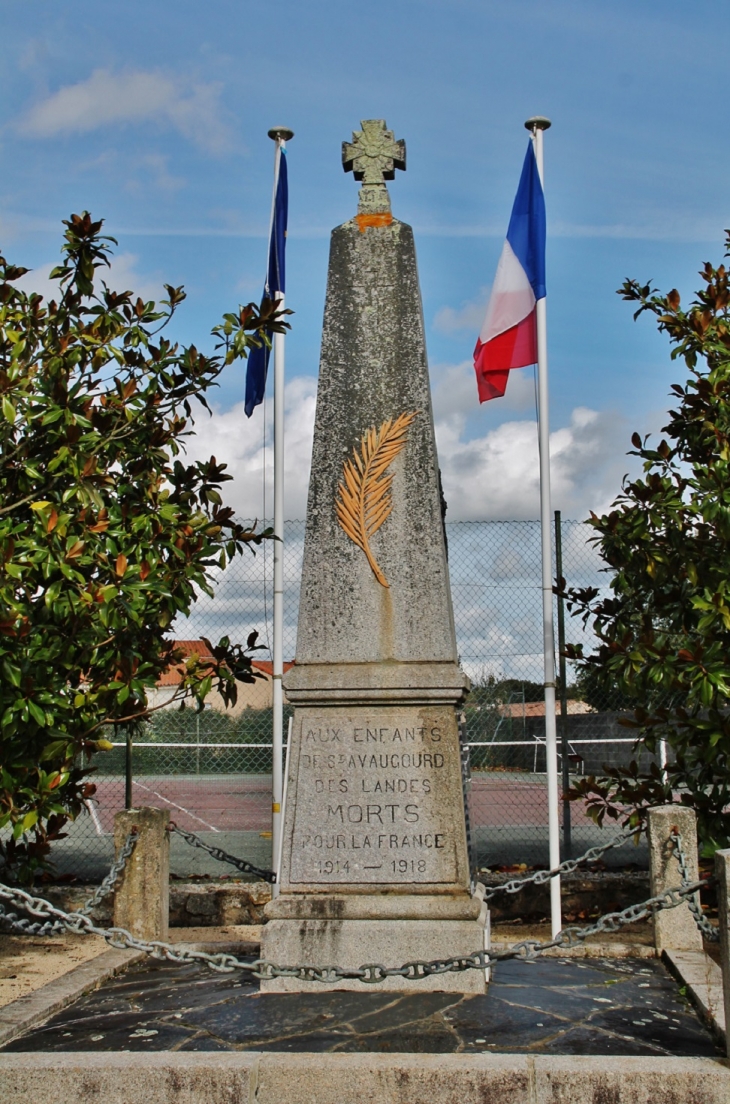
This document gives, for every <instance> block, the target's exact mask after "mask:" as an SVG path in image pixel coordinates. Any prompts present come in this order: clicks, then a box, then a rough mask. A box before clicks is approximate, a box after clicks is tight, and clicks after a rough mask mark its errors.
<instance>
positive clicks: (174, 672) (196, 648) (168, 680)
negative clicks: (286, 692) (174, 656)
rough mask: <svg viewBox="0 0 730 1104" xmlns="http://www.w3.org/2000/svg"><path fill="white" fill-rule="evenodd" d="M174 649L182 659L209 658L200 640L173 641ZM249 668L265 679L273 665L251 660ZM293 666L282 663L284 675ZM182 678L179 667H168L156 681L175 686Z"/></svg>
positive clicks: (260, 660) (290, 662)
mask: <svg viewBox="0 0 730 1104" xmlns="http://www.w3.org/2000/svg"><path fill="white" fill-rule="evenodd" d="M174 643H175V647H176V648H178V649H179V650H180V651H181V652H182V653H183V659H188V658H189V657H190V656H193V655H197V656H200V658H201V659H205V658H206V657H208V656H211V654H212V653H211V651H210V648H209V647H208V646H207V644H205V643H204V641H202V640H175V642H174ZM251 666H252V667H255V668H256V670H257V671H260V672H261V673H262V675H264V676H265V677H266V678H272V676H273V674H274V665H273V663H272V662H271V660H270V659H253V660H251ZM293 666H294V662H293V661H292V660H287V661H286V662H285V663H284V674H286V672H287V671H288V670H290V668H292V667H293ZM182 676H183V670H182V667H181V666H176V667H168V669H167V670H166V671H165V672H164V673H163V674H162V675H161V676H160V678H159V679H158V680H157V685H158V686H177V685H178V684H179V683H180V682H181V680H182Z"/></svg>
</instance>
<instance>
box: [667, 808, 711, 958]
mask: <svg viewBox="0 0 730 1104" xmlns="http://www.w3.org/2000/svg"><path fill="white" fill-rule="evenodd" d="M669 838H670V839H671V841H672V843H673V844H674V850H675V852H676V855H677V862H678V863H679V872H680V874H681V875H682V885H687V884H688V882H689V870H688V866H687V856H686V855H685V853H684V850H683V848H682V837H681V835H680V833H679V831H678V830H677V829H676V828H673V829H672V831H671V832H670V833H669ZM687 904H688V905H689V911H690V912H691V913H692V916H693V917H694V921H695V924H696V925H697V927H698V928H699V929H700V931H701V933H702V935H703V936H704V937H705V939H706V940H707V941H708V943H719V942H720V932H719V931H718V929H717V928H716V927H715V925H714V924H711V923H710V921H709V920H708V919H707V917H706V916H704V915H703V912H702V906H701V904H700V901H699V897H689V898H688V899H687Z"/></svg>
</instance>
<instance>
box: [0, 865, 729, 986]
mask: <svg viewBox="0 0 730 1104" xmlns="http://www.w3.org/2000/svg"><path fill="white" fill-rule="evenodd" d="M707 884H708V882H707V881H699V882H693V883H691V884H687V885H684V886H680V887H678V888H676V889H667V890H665V891H664V892H663V893H660V894H658V895H657V896H656V897H650V898H649V899H648V900H647V901H643V902H641V904H636V905H630V906H629V907H628V908H626V909H624V910H623V911H622V912H609V913H607V914H606V915H605V916H601V917H600V919H599V920H597V921H596V922H595V924H591V925H590V926H589V927H586V928H577V927H570V928H564V929H563V930H562V931H561V932H558V934H557V935H556V936H555V938H554V939H551V940H550V941H549V942H547V943H539V942H537V940H534V939H525V940H523V941H522V942H520V943H515V944H514V945H513V946H512V947H509V948H507V949H505V950H503V951H492V950H479V951H475V952H474V953H473V954H468V955H455V956H454V957H452V958H446V959H434V960H432V961H430V962H426V961H420V960H417V961H413V962H406V963H404V965H403V966H393V967H386V966H382V965H380V964H378V963H369V964H366V965H364V966H360V967H356V968H353V969H351V970H348V969H343V968H342V967H339V966H309V965H302V966H278V965H277V964H276V963H273V962H268V961H266V960H265V959H255V960H252V961H249V960H245V959H241V958H237V957H236V956H235V955H232V954H226V953H223V952H221V953H219V954H207V953H206V952H205V951H191V950H187V949H186V948H183V947H180V946H177V947H176V946H174V945H171V944H170V943H165V942H163V941H162V940H149V941H148V940H143V939H137V938H135V936H133V935H132V934H131V933H130V932H128V931H126V929H124V928H114V927H112V928H100V927H98V926H97V925H96V924H95V923H94V922H93V920H91V918H90V917H88V916H84V915H83V914H82V913H78V912H72V913H68V912H64V910H63V909H60V908H58V907H56V906H55V905H52V904H51V903H50V901H45V900H44V899H43V898H41V897H32V896H31V895H30V894H29V893H26V891H25V890H23V889H14V888H11V887H10V886H4V885H1V884H0V899H2V900H5V901H9V902H10V903H11V904H13V905H16V906H17V907H19V908H22V909H23V910H24V911H25V912H26V913H29V914H30V915H31V916H37V917H39V918H40V919H45V918H49V920H52V921H54V922H56V923H61V924H62V925H63V926H64V927H65V929H66V930H67V931H70V932H74V933H78V934H81V933H86V934H89V935H100V936H101V937H102V938H103V939H106V941H107V943H109V944H110V946H112V947H116V948H117V949H119V950H123V949H125V948H127V949H129V950H135V951H142V952H143V953H145V954H148V955H150V956H151V957H152V958H156V959H167V960H168V961H170V962H176V963H185V964H190V963H205V964H206V965H207V966H208V967H210V969H212V970H215V971H217V972H218V973H232V972H233V971H234V970H241V971H242V972H245V973H249V974H251V975H252V976H253V977H257V978H261V979H262V980H266V981H268V980H271V979H273V978H277V977H285V978H296V979H298V980H299V981H319V982H326V983H331V982H336V981H350V980H357V981H361V982H363V983H364V984H366V985H371V984H377V983H378V982H381V981H384V980H385V979H386V978H388V977H402V978H406V979H408V980H410V981H416V980H419V979H420V978H425V977H431V976H433V975H434V974H446V973H450V972H462V971H464V970H486V969H488V968H489V967H490V966H493V965H494V964H495V962H502V961H504V960H506V959H520V960H522V961H527V960H531V959H535V958H537V957H538V955H540V954H542V953H543V952H545V951H548V950H552V949H554V948H564V949H567V948H569V947H575V946H578V945H579V944H580V943H582V942H583V940H585V939H587V938H588V937H589V936H591V935H598V934H601V933H603V932H616V931H619V929H620V928H622V927H624V925H626V924H633V923H635V922H636V921H637V920H644V919H645V918H646V917H648V916H653V915H654V914H655V913H657V912H660V911H662V910H663V909H672V908H676V907H677V906H678V905H681V904H683V903H684V902H685V900H686V899H687V898H688V897H691V895H692V894H693V893H696V892H697V891H698V890H699V889H700V888H701V887H702V886H704V885H707Z"/></svg>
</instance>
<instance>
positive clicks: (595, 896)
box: [38, 870, 649, 928]
mask: <svg viewBox="0 0 730 1104" xmlns="http://www.w3.org/2000/svg"><path fill="white" fill-rule="evenodd" d="M520 876H521V875H520V874H516V873H511V874H490V875H489V876H488V878H487V885H488V886H494V885H501V884H503V883H504V882H508V881H511V880H512V879H513V878H516V877H520ZM91 891H92V887H90V886H43V887H41V888H39V891H38V892H39V894H40V895H41V896H43V897H47V898H48V900H50V901H52V902H53V903H54V904H57V905H60V906H61V907H62V908H66V909H77V908H80V907H81V906H82V905H83V903H84V901H85V900H87V898H88V897H89V895H90V893H91ZM562 891H563V915H564V916H565V917H566V918H570V917H572V916H575V917H580V915H581V913H585V914H586V915H594V914H595V913H596V911H599V912H600V913H601V914H603V913H605V912H618V911H619V910H620V909H624V908H627V906H628V905H633V904H635V903H636V902H637V901H643V900H645V899H646V898H647V897H648V896H649V874H648V872H646V871H641V870H638V871H614V870H607V871H601V872H598V873H593V874H580V873H575V874H569V875H567V876H564V877H563V878H562ZM270 900H271V887H270V885H269V884H268V883H267V882H223V883H221V882H172V883H171V884H170V927H172V928H216V927H225V926H227V925H229V924H263V923H265V917H264V906H265V905H266V904H267V903H268V902H269V901H270ZM112 902H113V898H108V899H107V901H105V902H104V903H103V904H102V906H101V907H100V908H99V909H97V911H96V912H95V913H94V918H95V919H96V920H97V921H98V922H100V923H103V924H111V922H112ZM489 907H490V911H491V914H492V921H493V922H499V921H500V920H518V919H520V920H522V921H524V922H525V923H530V922H534V921H536V920H540V919H544V918H545V917H546V916H549V915H550V888H549V885H548V884H547V883H546V884H545V885H541V886H529V887H528V888H527V889H524V890H522V891H521V892H520V893H515V894H508V893H501V894H499V896H497V897H495V898H493V899H492V900H491V901H490V903H489Z"/></svg>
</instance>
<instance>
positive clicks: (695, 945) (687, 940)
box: [649, 805, 702, 953]
mask: <svg viewBox="0 0 730 1104" xmlns="http://www.w3.org/2000/svg"><path fill="white" fill-rule="evenodd" d="M675 827H676V828H677V829H678V830H679V834H680V836H681V837H682V850H683V852H684V854H685V856H686V858H687V870H688V875H689V880H690V882H696V881H697V880H698V879H699V864H698V861H697V817H696V815H695V811H694V809H688V808H687V807H686V806H682V805H659V806H657V807H656V808H655V809H649V873H650V879H651V895H652V897H655V896H656V895H657V894H659V893H663V892H664V890H665V889H676V888H677V886H679V885H681V883H682V874H681V871H680V869H679V862H678V860H677V853H676V850H675V847H674V843H673V842H672V840H671V832H672V828H675ZM697 900H698V901H699V894H697ZM654 943H655V946H656V949H657V951H659V952H660V953H661V951H664V950H668V951H669V950H674V951H701V950H702V935H701V934H700V931H699V928H698V927H697V924H696V923H695V920H694V917H693V916H692V913H691V912H690V910H689V905H687V904H684V905H678V906H677V908H673V909H666V910H663V911H661V912H657V914H656V915H655V917H654Z"/></svg>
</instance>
